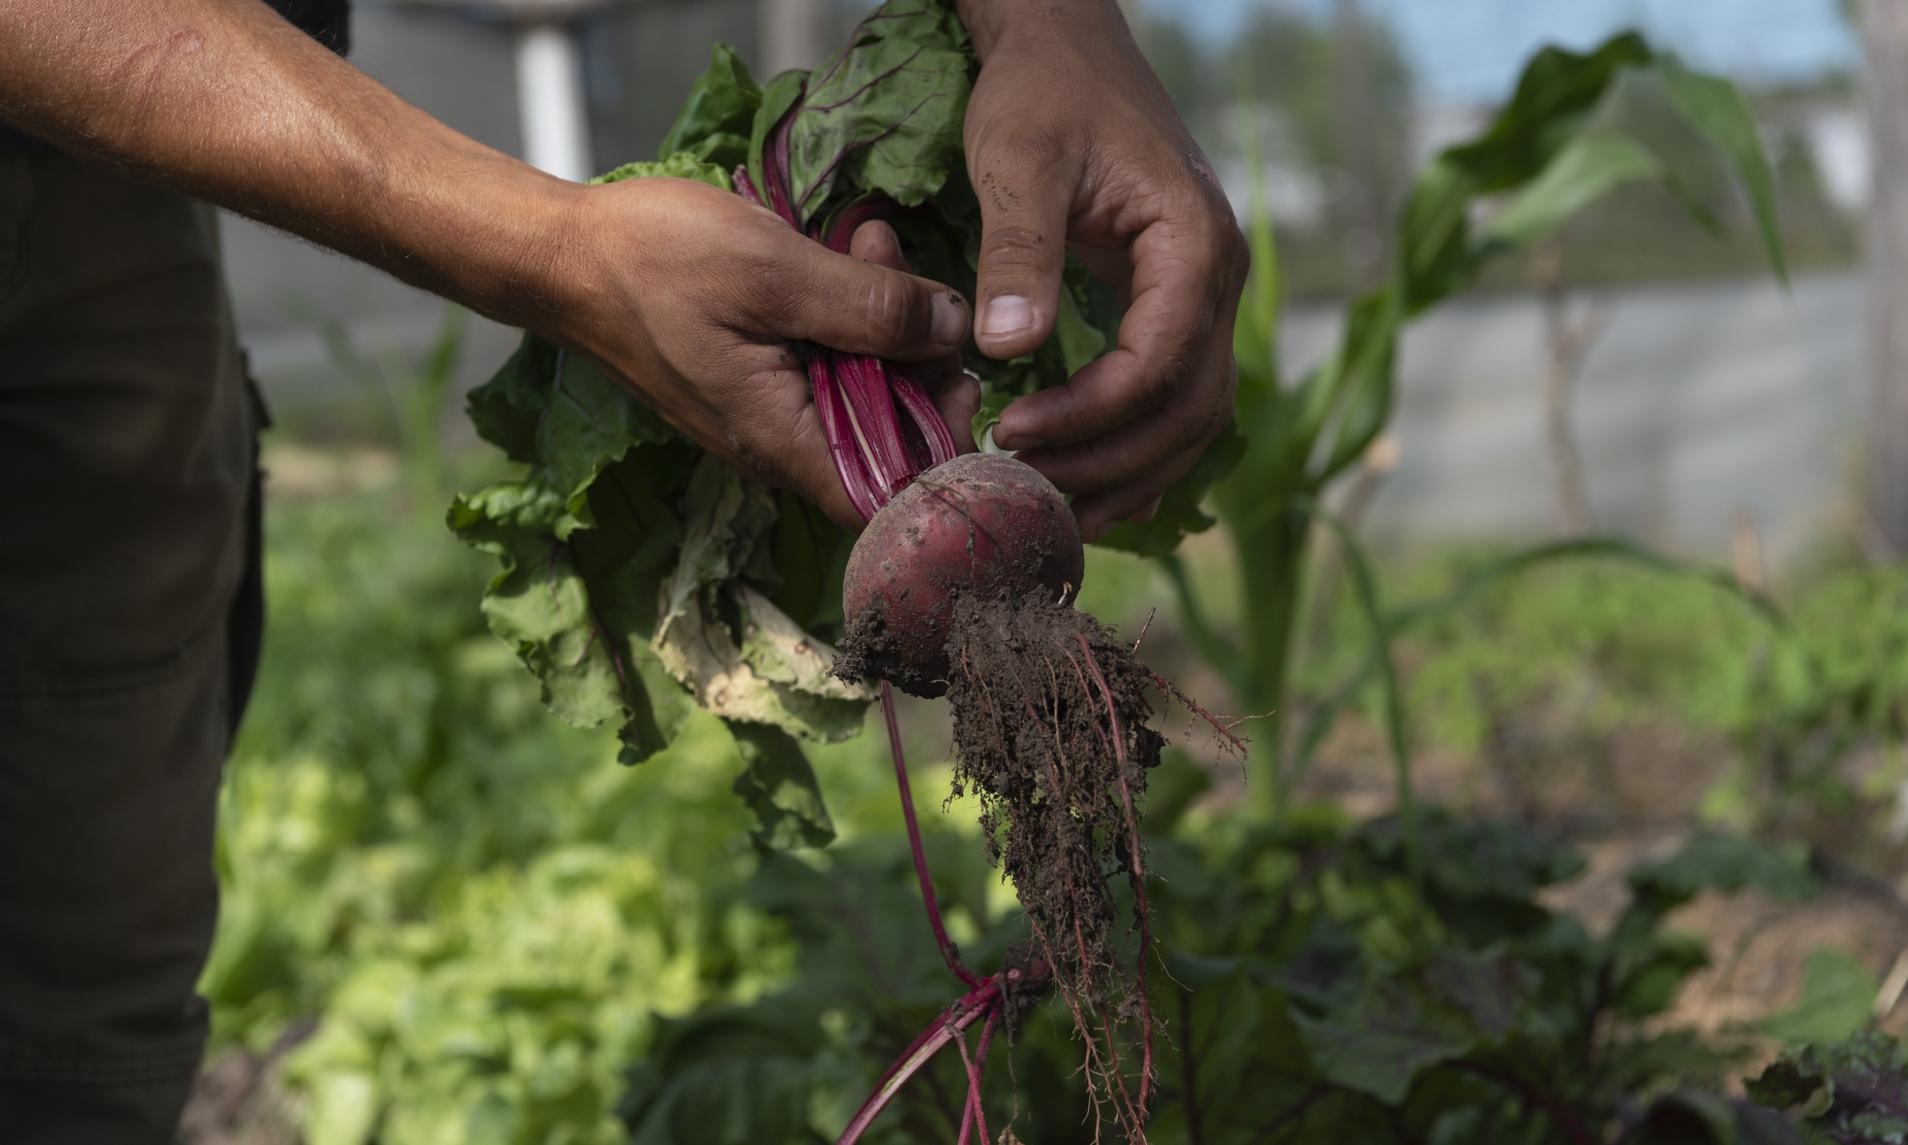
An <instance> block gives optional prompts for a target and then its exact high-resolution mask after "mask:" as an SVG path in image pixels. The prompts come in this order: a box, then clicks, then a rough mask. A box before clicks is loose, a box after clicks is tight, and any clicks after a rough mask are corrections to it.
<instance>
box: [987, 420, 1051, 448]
mask: <svg viewBox="0 0 1908 1145" xmlns="http://www.w3.org/2000/svg"><path fill="white" fill-rule="evenodd" d="M993 434H994V444H995V445H998V446H1000V447H1001V448H1002V449H1011V450H1013V451H1014V452H1015V453H1018V452H1020V451H1021V450H1023V449H1039V448H1040V447H1041V446H1043V445H1045V444H1047V439H1046V438H1044V437H1041V436H1040V435H1039V434H1035V433H1028V432H1026V431H1025V430H1019V429H1009V428H1007V424H1006V423H1005V422H995V423H994V428H993Z"/></svg>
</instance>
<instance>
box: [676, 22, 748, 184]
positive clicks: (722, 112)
mask: <svg viewBox="0 0 1908 1145" xmlns="http://www.w3.org/2000/svg"><path fill="white" fill-rule="evenodd" d="M761 103H762V88H761V85H760V84H757V83H756V82H755V77H754V76H752V75H750V74H749V69H748V66H747V65H745V64H744V63H743V62H742V60H741V57H739V56H737V55H736V54H735V49H734V48H731V47H730V46H729V45H727V44H717V45H716V46H715V50H714V53H713V56H712V57H711V59H710V60H709V70H708V71H705V72H703V73H702V75H701V76H699V77H697V79H696V82H695V84H694V85H692V86H691V87H690V88H689V98H688V99H687V100H685V101H684V102H683V105H682V111H681V112H680V113H679V114H678V115H677V116H676V122H675V125H674V126H673V127H671V128H670V129H669V134H668V135H666V136H664V137H663V141H662V146H661V147H660V148H658V149H657V153H656V154H657V157H658V158H668V157H669V156H671V155H674V154H675V153H676V152H678V151H694V150H696V149H697V148H699V147H701V146H703V145H704V144H705V143H707V142H708V141H709V140H711V139H712V138H719V137H722V136H727V137H729V138H732V139H733V138H739V139H741V141H742V151H741V153H740V154H739V155H736V156H735V157H734V159H733V160H732V161H731V162H730V163H728V164H726V165H725V167H727V168H732V167H733V166H734V165H735V164H738V163H741V162H743V161H745V160H746V159H747V158H748V150H747V149H748V134H749V127H750V125H751V124H752V123H753V122H754V121H755V109H756V108H757V107H759V106H760V105H761ZM724 157H725V158H727V156H726V155H725V156H724Z"/></svg>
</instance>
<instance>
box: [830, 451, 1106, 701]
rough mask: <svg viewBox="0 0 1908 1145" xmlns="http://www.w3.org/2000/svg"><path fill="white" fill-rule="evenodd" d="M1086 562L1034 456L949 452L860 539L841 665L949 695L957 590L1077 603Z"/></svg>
mask: <svg viewBox="0 0 1908 1145" xmlns="http://www.w3.org/2000/svg"><path fill="white" fill-rule="evenodd" d="M1084 570H1085V554H1084V550H1083V549H1082V547H1081V544H1080V530H1079V526H1078V525H1077V524H1076V523H1075V522H1074V519H1073V513H1072V511H1071V510H1070V509H1068V508H1067V503H1066V501H1065V499H1063V498H1062V497H1061V496H1060V491H1059V490H1057V489H1055V488H1054V487H1053V483H1052V482H1050V481H1048V480H1047V479H1046V478H1045V477H1042V476H1041V475H1040V473H1039V472H1038V471H1036V470H1035V469H1034V468H1033V467H1032V466H1030V465H1027V464H1025V463H1024V462H1020V461H1015V460H1014V459H1013V458H1011V457H1006V456H1003V455H1000V454H988V453H969V454H965V455H963V456H960V457H956V458H954V459H953V460H952V461H947V462H943V463H941V464H940V465H937V466H935V467H934V468H932V469H929V470H928V471H927V472H925V473H923V474H921V475H920V476H919V477H917V478H915V480H914V483H913V484H911V485H909V486H908V487H907V488H906V489H903V490H902V491H901V492H900V493H899V494H898V495H897V496H896V497H895V498H894V500H893V501H891V502H889V503H888V505H887V506H886V507H885V508H883V509H882V510H881V511H880V512H879V513H877V514H875V517H874V519H873V520H872V521H870V522H869V523H868V528H867V529H866V531H864V532H863V533H862V534H861V538H860V540H858V541H857V542H856V543H855V548H854V551H853V552H852V553H851V554H850V555H849V557H848V571H847V575H846V576H845V577H844V578H843V583H842V608H843V611H844V614H845V615H846V616H847V618H848V626H847V633H846V638H845V639H844V640H843V642H842V658H841V660H839V661H838V662H837V665H836V672H837V673H838V674H840V675H843V676H848V677H852V678H857V679H858V678H861V677H874V678H878V679H885V680H891V681H893V683H894V684H895V686H896V687H899V688H901V689H903V690H904V691H907V692H911V693H913V694H914V695H917V696H939V695H941V694H942V693H943V692H945V691H946V690H947V676H948V658H947V657H948V654H947V642H948V636H949V633H950V630H951V626H952V624H953V618H954V600H955V598H956V597H957V596H968V597H972V598H975V599H986V600H993V599H1005V600H1007V601H1010V602H1013V603H1015V604H1019V603H1022V602H1028V603H1033V602H1039V603H1044V604H1049V605H1052V604H1063V605H1064V604H1071V603H1072V602H1073V598H1074V596H1075V595H1076V594H1077V593H1078V592H1079V589H1080V577H1081V575H1082V573H1083V572H1084Z"/></svg>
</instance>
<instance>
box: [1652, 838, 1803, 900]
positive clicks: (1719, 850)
mask: <svg viewBox="0 0 1908 1145" xmlns="http://www.w3.org/2000/svg"><path fill="white" fill-rule="evenodd" d="M1629 882H1630V890H1631V892H1632V893H1633V894H1634V895H1635V896H1636V897H1637V898H1638V899H1639V900H1642V901H1644V902H1646V903H1648V904H1649V905H1650V906H1651V907H1652V908H1654V909H1656V910H1659V911H1669V910H1672V909H1674V908H1676V907H1678V906H1681V905H1683V904H1684V903H1686V902H1688V901H1690V900H1691V899H1693V898H1695V897H1696V896H1697V895H1698V894H1700V893H1702V892H1703V891H1723V892H1734V891H1740V890H1745V889H1753V890H1756V891H1760V892H1761V893H1763V894H1766V895H1769V896H1770V897H1772V898H1778V899H1786V900H1789V901H1799V900H1802V899H1807V898H1810V897H1812V896H1813V895H1814V894H1815V893H1816V891H1817V890H1818V885H1817V883H1816V880H1815V877H1814V876H1813V875H1811V874H1810V873H1809V868H1808V856H1807V853H1806V852H1805V851H1804V850H1803V849H1802V847H1800V846H1799V845H1790V846H1773V845H1769V844H1765V843H1758V842H1756V841H1754V840H1751V839H1744V838H1741V837H1740V836H1736V835H1725V834H1722V833H1720V832H1715V831H1698V832H1696V833H1695V834H1693V835H1691V836H1690V837H1689V839H1688V840H1686V841H1685V842H1684V843H1683V845H1682V847H1680V848H1679V849H1678V850H1677V851H1676V853H1675V854H1673V855H1671V856H1670V857H1669V858H1667V859H1661V860H1656V861H1653V862H1647V863H1641V864H1639V865H1637V866H1636V867H1633V868H1632V869H1631V870H1630V874H1629Z"/></svg>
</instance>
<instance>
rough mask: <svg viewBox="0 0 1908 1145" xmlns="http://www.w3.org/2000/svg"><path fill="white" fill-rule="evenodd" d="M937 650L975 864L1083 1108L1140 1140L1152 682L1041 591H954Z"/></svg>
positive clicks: (1145, 1073) (1145, 1083)
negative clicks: (977, 815)
mask: <svg viewBox="0 0 1908 1145" xmlns="http://www.w3.org/2000/svg"><path fill="white" fill-rule="evenodd" d="M947 650H948V662H949V670H948V687H947V699H948V704H949V706H950V708H951V710H952V713H953V724H954V746H955V765H954V785H955V794H956V795H960V794H963V793H965V792H968V791H971V792H973V793H974V794H975V795H977V796H978V797H979V799H980V805H981V825H982V829H983V832H984V834H985V836H986V838H987V845H988V849H989V858H990V859H992V860H993V861H994V862H996V863H997V864H998V865H999V866H1000V867H1001V869H1002V870H1003V871H1004V872H1005V873H1006V874H1007V876H1008V877H1009V878H1011V879H1012V880H1013V884H1014V889H1015V892H1016V893H1017V895H1018V896H1019V898H1020V903H1021V906H1022V907H1023V908H1024V909H1025V910H1026V913H1027V918H1028V920H1029V922H1030V923H1031V924H1032V929H1033V933H1034V941H1035V944H1036V946H1037V947H1038V948H1039V951H1040V953H1041V954H1043V955H1044V956H1045V960H1046V964H1047V968H1048V969H1049V971H1050V973H1051V975H1052V980H1053V987H1054V990H1055V991H1056V992H1057V993H1058V994H1059V995H1060V997H1061V999H1062V1000H1063V1001H1064V1002H1065V1003H1066V1005H1067V1007H1068V1009H1069V1010H1070V1011H1071V1013H1072V1017H1073V1020H1074V1023H1075V1026H1076V1028H1077V1031H1078V1033H1079V1036H1080V1039H1081V1042H1082V1047H1083V1052H1084V1055H1085V1066H1086V1075H1087V1081H1088V1084H1089V1088H1090V1090H1091V1092H1092V1093H1093V1096H1094V1100H1095V1102H1096V1103H1098V1104H1099V1105H1100V1106H1101V1107H1102V1111H1103V1113H1106V1114H1110V1115H1111V1116H1112V1117H1113V1118H1114V1120H1115V1121H1116V1122H1118V1123H1120V1124H1121V1125H1122V1127H1123V1128H1124V1129H1126V1130H1127V1133H1128V1136H1129V1137H1130V1138H1131V1139H1133V1140H1141V1139H1143V1138H1142V1137H1141V1136H1140V1134H1139V1133H1138V1132H1135V1130H1138V1129H1139V1127H1140V1126H1142V1125H1143V1124H1144V1117H1145V1108H1146V1105H1147V1104H1148V1096H1149V1090H1150V1088H1151V1084H1152V1078H1151V1070H1152V1060H1151V1059H1152V1052H1151V1049H1152V1016H1151V1014H1150V1012H1149V1011H1148V1003H1147V998H1146V982H1145V964H1144V959H1145V957H1146V956H1147V945H1148V941H1147V932H1146V925H1147V919H1146V906H1145V904H1146V886H1145V857H1144V852H1143V847H1142V844H1141V842H1140V832H1139V814H1140V807H1141V803H1142V800H1143V798H1144V796H1145V794H1146V780H1147V773H1148V771H1149V770H1150V769H1151V768H1152V767H1153V766H1155V765H1156V764H1157V763H1158V762H1159V758H1160V750H1161V748H1162V747H1163V746H1164V740H1163V739H1162V738H1161V736H1160V735H1159V733H1158V732H1156V731H1154V730H1153V729H1152V728H1151V727H1149V726H1148V721H1149V720H1150V719H1151V717H1152V714H1153V713H1152V706H1151V701H1150V699H1149V695H1150V694H1151V692H1152V685H1153V684H1154V682H1155V677H1154V676H1153V675H1152V673H1150V672H1149V671H1148V670H1147V669H1146V667H1145V666H1144V665H1142V664H1141V663H1140V662H1139V660H1138V658H1137V657H1136V656H1135V655H1134V652H1133V649H1132V648H1131V647H1129V646H1128V645H1126V644H1124V643H1122V642H1120V641H1118V640H1116V639H1115V638H1114V637H1113V635H1112V634H1111V633H1110V632H1108V631H1107V629H1106V628H1105V627H1104V626H1102V625H1101V624H1100V623H1099V622H1098V621H1096V620H1094V619H1093V618H1092V617H1090V616H1088V615H1086V614H1085V613H1082V612H1078V611H1076V610H1074V609H1073V608H1071V607H1067V606H1064V605H1057V604H1051V603H1046V602H1042V601H1022V602H1009V601H1006V600H1000V599H994V600H985V599H977V598H969V597H964V598H962V599H960V600H958V601H957V602H956V603H955V609H954V624H953V628H952V630H951V634H950V636H949V638H948V646H947ZM1122 877H1123V878H1124V879H1125V880H1126V882H1127V884H1128V886H1129V888H1130V889H1131V891H1132V895H1133V902H1134V903H1135V904H1136V906H1135V910H1134V917H1133V918H1132V919H1130V920H1126V921H1125V922H1123V921H1122V919H1121V918H1120V913H1121V912H1120V910H1119V906H1118V903H1117V902H1116V901H1115V898H1114V896H1113V893H1112V889H1111V880H1112V879H1116V878H1122ZM1129 932H1137V934H1138V936H1139V939H1140V941H1139V944H1138V952H1137V953H1133V952H1132V950H1133V948H1132V945H1131V944H1130V943H1124V942H1122V941H1121V939H1122V936H1123V935H1124V934H1127V933H1129ZM1122 949H1124V950H1127V951H1128V953H1126V954H1124V955H1122V954H1121V953H1120V951H1121V950H1122Z"/></svg>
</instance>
